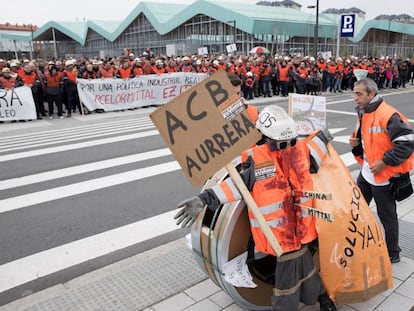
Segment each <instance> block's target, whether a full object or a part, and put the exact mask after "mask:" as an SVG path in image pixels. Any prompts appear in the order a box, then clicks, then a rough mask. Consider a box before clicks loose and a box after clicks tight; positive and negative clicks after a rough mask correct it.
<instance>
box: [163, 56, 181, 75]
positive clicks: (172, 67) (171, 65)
mask: <svg viewBox="0 0 414 311" xmlns="http://www.w3.org/2000/svg"><path fill="white" fill-rule="evenodd" d="M165 70H166V71H167V72H168V73H172V72H177V70H178V69H177V64H176V63H175V61H174V60H173V59H170V60H168V61H167V62H166V64H165Z"/></svg>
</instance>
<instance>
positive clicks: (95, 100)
mask: <svg viewBox="0 0 414 311" xmlns="http://www.w3.org/2000/svg"><path fill="white" fill-rule="evenodd" d="M206 77H207V75H206V74H203V73H191V72H189V73H187V72H176V73H166V74H159V75H155V74H154V75H144V76H140V77H136V78H133V79H93V80H85V79H78V92H79V98H80V100H81V101H82V103H83V104H84V105H85V106H86V107H87V108H88V110H90V111H93V110H95V109H103V110H104V111H115V110H121V109H129V108H138V107H142V106H149V105H157V106H161V105H163V104H165V103H167V102H168V101H170V100H171V99H173V98H174V97H176V96H178V95H180V94H181V93H183V92H184V91H185V90H187V89H189V88H191V87H192V86H194V85H196V84H197V83H199V82H200V81H202V80H204V79H205V78H206Z"/></svg>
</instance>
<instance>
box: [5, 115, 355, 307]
mask: <svg viewBox="0 0 414 311" xmlns="http://www.w3.org/2000/svg"><path fill="white" fill-rule="evenodd" d="M57 121H58V120H57ZM345 130H347V129H346V128H338V129H331V132H332V134H336V133H342V132H344V131H345ZM2 136H3V137H2V140H1V142H0V167H2V169H1V171H2V174H1V176H0V245H1V244H3V242H5V240H3V238H4V239H7V238H8V237H9V236H8V235H7V234H6V235H5V236H6V237H4V235H3V234H2V232H4V233H6V232H7V230H9V229H10V228H12V226H13V224H18V223H19V219H20V217H23V215H25V214H27V213H33V215H36V214H38V213H43V212H41V211H42V209H46V208H47V209H48V210H54V208H56V211H55V213H56V214H57V215H56V216H55V218H56V224H55V225H56V228H58V230H60V229H59V227H60V226H61V227H67V226H68V225H65V224H64V223H62V224H60V226H59V224H58V222H63V221H64V218H65V213H67V212H68V210H69V208H73V206H74V205H76V204H75V203H73V201H74V200H75V199H74V198H78V197H79V196H81V195H87V196H92V193H95V194H96V193H97V192H98V193H101V192H100V191H104V192H103V194H102V195H94V198H95V197H96V198H97V200H101V201H97V202H96V203H94V204H97V205H99V204H102V205H105V202H106V201H109V199H110V197H113V196H117V195H118V194H117V192H118V191H117V190H116V189H117V187H121V186H122V185H125V184H129V185H131V184H132V185H134V183H140V185H141V183H144V184H145V183H149V182H150V180H152V179H157V178H159V177H163V179H166V181H165V183H162V184H158V186H159V187H160V188H161V189H163V190H165V189H166V188H167V187H176V186H178V185H176V184H175V183H171V182H170V179H169V178H168V177H166V176H170V175H171V174H180V167H179V165H178V163H177V162H176V161H175V160H174V159H173V157H172V155H171V152H170V151H169V149H168V148H165V144H164V143H163V142H162V141H161V139H160V138H159V136H158V132H157V130H156V129H155V128H154V126H153V125H152V123H151V121H150V119H149V117H148V116H139V117H137V118H126V119H120V120H114V121H112V120H104V119H101V120H99V122H97V123H94V124H86V125H84V124H78V125H77V126H76V127H72V126H69V127H64V128H58V129H51V128H50V127H47V129H46V130H42V129H40V128H36V129H34V130H33V131H30V132H27V133H22V134H14V135H9V136H8V135H2ZM119 143H124V144H126V145H127V148H125V149H127V154H125V151H124V150H118V149H121V148H117V146H119ZM129 149H130V150H129ZM118 151H119V153H117V152H118ZM86 153H87V154H88V157H85V156H84V154H86ZM106 153H107V154H106ZM91 154H92V155H91ZM74 157H75V158H79V160H73V158H74ZM342 157H343V159H344V161H345V162H346V163H347V164H348V165H352V163H353V162H352V161H353V159H351V157H350V154H344V155H342ZM57 159H59V160H60V163H59V164H57ZM65 159H70V161H65ZM22 161H25V162H22ZM48 162H50V163H51V164H50V163H48ZM11 163H12V164H13V168H8V167H9V166H10V164H11ZM19 163H22V164H21V165H19ZM39 163H40V164H39ZM67 163H69V164H67ZM27 164H29V166H30V167H32V168H31V169H27V167H26V165H27ZM36 166H37V168H33V167H36ZM179 179H181V180H183V179H184V177H183V176H179ZM157 180H158V179H157ZM173 180H174V179H173ZM181 187H182V188H177V189H175V188H173V189H172V190H171V192H172V193H176V195H177V198H182V197H185V193H181V192H182V191H183V190H182V189H185V190H186V191H187V193H194V189H191V188H190V187H189V186H188V185H187V186H181ZM112 189H115V190H112ZM130 195H131V196H130V197H125V198H120V199H122V200H125V201H127V202H130V201H133V199H134V198H136V197H138V198H139V199H140V200H141V199H142V201H143V203H142V204H143V205H148V204H146V203H145V202H155V201H156V200H155V199H159V198H158V197H159V196H162V194H161V195H160V194H158V192H157V191H154V192H153V193H146V192H145V189H144V190H142V193H141V192H140V189H138V190H137V193H132V194H130ZM76 202H78V201H76ZM139 203H140V202H138V203H137V205H138V206H139ZM125 204H127V203H125ZM173 204H174V203H171V200H170V199H168V198H164V199H163V203H161V204H159V205H160V206H163V208H161V209H159V210H157V211H153V213H152V214H151V213H149V210H151V208H152V206H150V208H149V209H147V208H142V210H141V209H139V208H137V211H136V212H135V214H139V215H137V217H136V218H135V219H134V221H131V222H129V223H124V224H122V225H117V226H112V227H111V226H109V225H108V226H107V227H108V228H107V229H106V230H102V231H99V230H95V231H96V232H95V233H94V234H91V235H86V236H80V235H77V238H75V239H73V240H70V239H69V241H65V242H63V243H54V245H53V246H52V247H46V246H45V244H44V243H43V242H42V241H37V239H38V238H37V236H32V237H30V238H26V239H25V240H24V241H29V243H34V244H39V249H38V250H36V251H27V252H24V251H22V252H20V251H19V250H18V248H21V247H25V244H24V243H23V242H21V241H19V239H17V240H18V241H17V242H16V243H15V244H14V245H13V247H10V243H4V244H6V245H8V247H2V252H4V253H3V256H2V255H1V253H0V301H2V299H1V298H2V297H6V300H4V301H5V302H4V303H7V302H9V301H11V300H12V299H13V297H14V298H18V296H19V293H20V292H21V291H23V290H31V289H30V286H32V285H31V284H33V282H35V281H36V280H39V279H44V278H47V277H48V276H49V275H52V274H54V273H58V272H60V271H64V270H65V269H68V268H73V267H76V266H77V265H79V264H82V263H85V262H88V261H91V260H95V259H97V258H100V257H102V256H109V255H110V254H113V253H115V252H117V251H119V250H122V249H125V248H128V247H131V246H133V245H136V244H138V243H142V242H145V241H148V240H150V239H153V238H155V237H159V236H162V235H168V234H170V233H171V232H173V231H175V230H177V229H178V227H177V226H176V225H175V222H174V220H173V215H174V214H175V211H174V210H173V207H174V205H173ZM151 205H157V204H156V203H151ZM46 206H47V207H46ZM85 208H87V206H86V207H85ZM123 208H124V209H127V208H129V209H133V207H131V206H127V205H124V207H123ZM116 216H117V215H115V216H114V217H116ZM28 217H30V216H28ZM79 217H80V218H82V215H79ZM85 217H86V216H85ZM23 218H24V217H23ZM33 218H34V217H33ZM93 218H94V217H93ZM93 218H91V219H90V220H88V221H89V222H90V223H91V226H95V225H92V223H94V221H95V220H100V218H99V215H96V219H93ZM28 224H29V223H28ZM29 225H30V226H33V229H32V231H39V232H41V231H42V230H43V229H44V228H42V227H39V228H36V226H37V224H36V223H33V224H29ZM39 226H41V224H39ZM79 226H80V225H79ZM52 228H55V227H53V226H52ZM22 230H24V226H23V229H22ZM82 230H85V231H88V230H86V229H82ZM55 233H56V234H60V235H63V236H64V235H65V233H61V232H55ZM22 234H24V233H22ZM1 236H3V238H2V237H1ZM40 236H44V234H40ZM61 239H62V240H63V238H61ZM21 240H23V239H21ZM32 248H35V247H32ZM20 253H23V254H24V255H22V256H20V255H19V254H20ZM5 254H8V256H7V255H5ZM10 258H11V260H10ZM27 284H29V285H27ZM26 285H27V286H28V288H26V287H25V286H26ZM16 288H18V289H22V290H21V291H18V292H16V293H14V290H15V289H16ZM2 295H3V296H2ZM1 304H2V303H0V305H1Z"/></svg>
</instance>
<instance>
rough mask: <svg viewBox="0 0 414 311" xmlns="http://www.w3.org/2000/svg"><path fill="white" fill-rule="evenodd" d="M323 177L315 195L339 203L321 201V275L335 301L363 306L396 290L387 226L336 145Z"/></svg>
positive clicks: (320, 175)
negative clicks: (326, 195) (384, 231)
mask: <svg viewBox="0 0 414 311" xmlns="http://www.w3.org/2000/svg"><path fill="white" fill-rule="evenodd" d="M327 149H328V152H327V155H326V157H325V158H324V160H323V161H322V164H321V166H320V167H319V170H318V173H317V174H312V178H313V184H314V190H315V191H320V192H330V193H332V196H333V200H331V201H328V200H315V206H314V207H315V209H316V210H318V211H320V212H321V213H323V214H327V215H332V217H331V219H330V220H332V221H329V220H328V221H327V219H323V218H320V217H317V219H316V228H317V230H318V239H319V259H320V273H321V276H322V279H323V283H324V285H325V288H326V291H327V292H328V294H329V296H330V297H331V298H332V299H334V300H335V301H336V302H337V303H338V304H341V305H342V304H347V303H358V302H362V301H367V300H369V299H371V298H372V297H374V296H376V295H378V294H380V293H382V292H384V291H386V290H387V289H389V288H392V268H391V263H390V260H389V258H388V251H387V246H386V242H385V240H384V238H383V235H382V229H381V224H380V223H379V222H378V221H377V219H376V218H375V216H374V215H373V213H372V211H371V209H370V208H369V206H368V204H367V202H366V201H365V200H364V198H363V196H362V193H361V190H359V188H358V186H357V185H356V184H355V182H354V181H353V177H352V176H351V174H350V173H349V171H348V169H347V167H346V166H345V164H344V163H343V162H342V160H341V158H340V156H339V155H338V153H337V152H336V150H335V149H334V148H333V146H332V145H331V144H328V146H327Z"/></svg>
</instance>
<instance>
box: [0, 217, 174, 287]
mask: <svg viewBox="0 0 414 311" xmlns="http://www.w3.org/2000/svg"><path fill="white" fill-rule="evenodd" d="M176 212H177V211H175V210H173V211H170V212H167V213H164V214H160V215H157V216H154V217H151V218H147V219H144V220H141V221H138V222H135V223H132V224H129V225H126V226H122V227H118V228H116V229H112V230H109V231H105V232H102V233H99V234H96V235H93V236H90V237H87V238H84V239H81V240H77V241H73V242H71V243H67V244H64V245H61V246H57V247H54V248H51V249H48V250H45V251H42V252H39V253H35V254H33V255H30V256H27V257H23V258H20V259H17V260H14V261H11V262H8V263H5V264H3V265H0V292H4V291H6V290H9V289H11V288H14V287H16V286H19V285H23V284H25V283H27V282H30V281H33V280H36V279H38V278H41V277H44V276H47V275H49V274H52V273H55V272H58V271H61V270H63V269H66V268H69V267H72V266H75V265H77V264H81V263H83V262H86V261H88V260H91V259H94V258H97V257H100V256H103V255H106V254H109V253H112V252H115V251H118V250H120V249H123V248H126V247H129V246H131V245H135V244H137V243H140V242H143V241H146V240H149V239H151V238H154V237H157V236H159V235H162V234H167V233H169V232H172V231H174V230H177V229H179V227H177V225H176V224H175V221H174V220H173V216H174V214H175V213H176Z"/></svg>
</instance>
